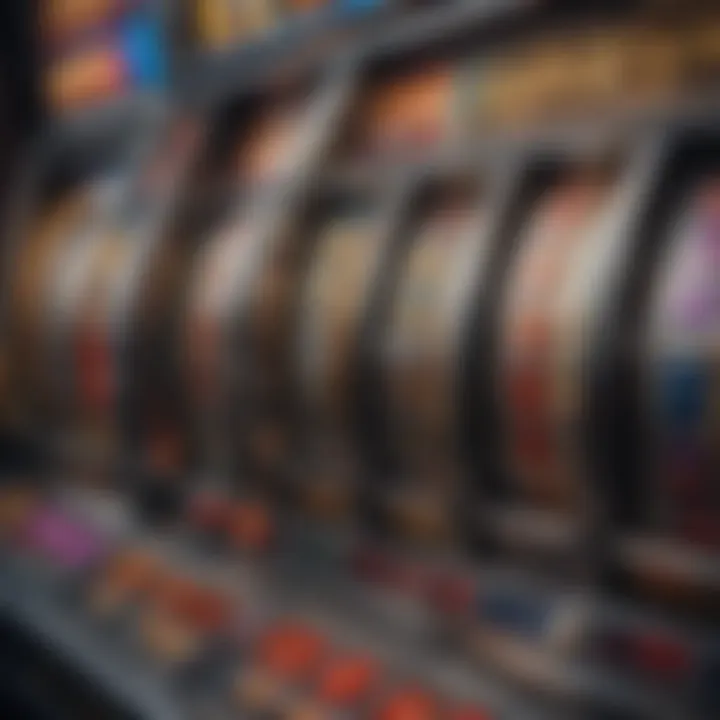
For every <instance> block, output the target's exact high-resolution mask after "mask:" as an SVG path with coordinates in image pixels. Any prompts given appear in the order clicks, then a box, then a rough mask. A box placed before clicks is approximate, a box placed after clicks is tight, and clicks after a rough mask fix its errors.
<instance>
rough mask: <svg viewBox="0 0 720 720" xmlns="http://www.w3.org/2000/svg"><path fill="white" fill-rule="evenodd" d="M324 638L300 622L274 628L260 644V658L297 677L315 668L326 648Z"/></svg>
mask: <svg viewBox="0 0 720 720" xmlns="http://www.w3.org/2000/svg"><path fill="white" fill-rule="evenodd" d="M325 648H326V646H325V641H324V640H323V638H322V637H321V636H320V635H318V634H317V633H315V632H314V631H313V630H311V629H309V628H305V627H303V626H301V625H290V624H288V625H283V626H281V627H278V628H275V629H273V630H272V631H271V632H270V633H269V634H268V635H267V636H266V637H265V639H264V640H263V641H262V643H261V645H260V649H259V652H260V660H261V662H262V663H264V664H265V665H266V666H267V668H268V669H269V670H271V671H272V672H275V673H277V674H278V675H282V676H284V677H287V678H292V679H297V678H299V677H301V676H303V675H305V674H307V673H309V672H311V671H312V670H313V668H314V667H315V666H317V664H318V662H319V661H320V659H321V658H322V655H323V654H324V652H325Z"/></svg>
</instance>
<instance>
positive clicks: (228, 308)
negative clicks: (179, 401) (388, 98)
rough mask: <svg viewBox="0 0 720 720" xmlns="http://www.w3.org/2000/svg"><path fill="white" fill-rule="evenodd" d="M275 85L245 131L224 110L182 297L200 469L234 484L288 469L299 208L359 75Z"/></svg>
mask: <svg viewBox="0 0 720 720" xmlns="http://www.w3.org/2000/svg"><path fill="white" fill-rule="evenodd" d="M276 90H277V91H276V92H271V93H270V94H269V96H261V97H260V98H253V100H254V102H253V103H251V104H250V105H248V106H246V111H247V110H249V111H250V115H249V116H247V117H248V121H247V123H245V124H244V125H240V132H239V133H238V118H239V117H240V116H238V114H237V113H238V112H242V110H241V108H240V107H239V106H237V107H235V108H233V107H228V108H226V110H227V112H225V113H224V114H223V115H222V116H220V117H219V118H218V122H217V125H216V127H215V128H214V131H213V132H214V135H213V137H211V141H210V145H209V147H208V151H207V157H206V163H205V167H204V169H203V170H201V172H200V173H199V174H198V180H197V182H198V186H199V187H200V188H201V193H202V195H201V200H200V201H201V202H202V204H204V205H205V209H204V211H203V212H204V213H205V218H204V220H203V222H202V226H203V229H202V231H200V232H198V233H197V234H198V236H200V237H199V242H198V243H197V252H196V253H195V255H194V259H193V261H192V267H191V268H189V273H188V275H187V289H186V291H185V292H184V293H183V297H182V299H180V300H179V303H180V305H179V307H180V309H179V313H178V332H177V340H178V342H179V350H178V356H179V358H180V360H181V377H182V382H183V387H184V394H185V397H186V398H187V402H188V407H189V408H190V413H191V416H192V420H191V422H192V426H193V427H194V428H195V430H194V432H195V433H196V435H197V438H198V440H199V442H198V444H197V448H196V450H197V453H198V455H197V460H198V465H197V467H198V471H199V472H200V473H201V474H202V475H204V477H206V478H211V480H209V482H210V484H213V483H216V484H217V483H219V484H220V485H223V486H225V487H226V489H228V488H229V489H230V491H231V493H232V492H234V491H236V490H237V491H238V492H240V490H239V489H238V486H240V487H242V486H243V485H249V486H253V487H257V486H258V484H260V485H262V483H264V482H266V481H267V482H270V483H272V482H273V479H277V478H279V477H280V476H281V475H282V472H283V471H284V468H283V465H284V463H285V462H286V457H285V456H286V453H287V442H288V437H287V429H286V426H287V422H288V410H287V404H288V402H289V391H288V390H287V388H288V384H289V382H290V380H289V373H290V369H289V366H288V363H289V354H290V353H289V349H288V347H287V346H288V342H289V341H290V336H291V328H290V327H289V325H288V323H289V319H290V316H291V314H292V306H293V302H294V294H295V286H296V284H297V282H298V273H299V272H300V268H301V266H302V263H303V257H304V253H305V249H304V246H303V243H302V242H301V238H300V237H299V233H298V232H297V230H296V224H301V223H299V221H298V219H297V218H298V214H299V213H300V214H302V212H303V210H302V208H303V207H304V204H305V202H306V200H305V198H306V197H307V194H308V192H309V190H310V188H311V187H312V183H313V178H314V174H315V172H316V170H317V167H318V165H319V164H320V163H322V162H323V161H324V159H325V157H326V154H327V152H328V151H329V147H330V146H331V144H332V143H333V142H334V132H335V131H334V128H335V126H336V125H337V124H338V122H339V120H340V118H341V116H342V114H343V113H344V112H346V111H347V103H348V100H349V95H350V93H351V91H352V86H351V84H349V82H348V79H347V78H346V77H345V76H344V74H343V73H340V76H338V75H337V74H332V75H331V77H330V78H329V79H328V80H327V82H323V79H320V81H319V82H317V83H316V82H314V81H309V82H308V81H307V80H306V79H303V80H301V81H299V82H298V83H295V84H293V83H292V82H291V83H289V84H288V85H283V86H282V87H280V88H277V89H276ZM258 101H259V102H258ZM205 173H206V175H205ZM205 177H207V178H208V179H207V180H204V178H205Z"/></svg>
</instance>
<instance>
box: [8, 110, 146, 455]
mask: <svg viewBox="0 0 720 720" xmlns="http://www.w3.org/2000/svg"><path fill="white" fill-rule="evenodd" d="M148 122H150V119H149V118H148V117H145V118H137V119H136V122H135V123H134V131H133V130H131V131H129V132H127V133H126V132H119V131H118V130H119V129H117V128H116V129H115V131H113V130H112V129H110V128H108V129H107V134H108V135H109V136H110V137H109V138H108V137H105V138H104V139H103V140H102V141H100V142H98V143H97V144H94V145H93V143H90V142H89V143H87V144H86V145H84V144H81V143H78V142H77V138H76V139H75V140H73V139H72V138H69V139H67V138H66V139H63V138H62V137H61V136H60V135H57V136H52V135H51V136H50V138H49V139H48V141H47V142H46V143H45V144H43V145H41V146H40V147H39V148H38V149H37V151H36V154H35V155H34V156H33V158H34V159H33V160H32V161H31V164H30V165H29V166H28V175H27V178H26V181H25V182H22V183H21V184H20V185H19V187H18V197H17V200H16V208H17V210H16V212H15V214H14V216H13V218H12V223H11V237H10V249H9V256H8V257H9V262H10V264H11V265H12V266H14V267H18V268H21V270H20V271H19V272H17V273H15V274H14V275H13V277H12V279H11V282H10V283H8V287H7V289H6V292H7V296H6V307H7V313H8V314H7V322H8V332H9V336H10V338H11V352H12V357H11V377H13V387H14V388H15V391H16V392H17V401H16V402H15V403H14V405H15V408H16V413H17V422H18V423H19V426H20V427H21V428H22V431H23V432H24V433H27V434H28V435H29V436H30V437H32V438H33V440H34V442H35V443H36V444H38V443H39V445H40V446H45V447H44V448H41V447H38V450H41V449H44V450H50V446H51V445H52V444H53V443H54V439H52V438H53V437H54V435H53V433H54V432H55V431H56V430H57V429H58V423H59V422H60V417H61V416H62V415H63V404H64V403H65V402H66V400H67V396H68V393H69V392H70V380H69V377H70V376H69V375H68V372H69V368H68V365H67V358H66V357H65V356H64V354H63V349H62V348H63V342H62V340H61V338H62V336H63V333H64V331H65V329H66V327H67V321H68V313H69V312H70V307H71V305H72V300H71V298H72V297H73V296H74V294H75V293H76V292H77V291H78V288H79V284H81V282H82V281H81V276H82V275H83V274H84V268H85V267H86V265H87V262H88V260H87V258H88V257H89V255H88V253H90V248H92V247H94V243H93V239H94V238H95V237H96V236H97V235H98V234H100V233H101V231H102V229H103V228H104V223H106V221H107V220H108V217H109V214H110V213H111V210H112V207H113V206H114V204H115V203H116V202H117V200H118V198H119V197H120V196H121V194H122V192H123V189H124V186H125V183H126V182H127V180H128V177H129V176H130V174H131V172H132V165H133V162H134V159H133V158H134V153H135V152H136V151H137V144H138V142H139V140H138V138H139V136H140V135H141V134H142V133H143V132H144V131H145V130H146V128H147V124H146V123H148ZM124 130H127V128H125V129H124ZM96 140H99V138H96ZM105 141H107V142H105Z"/></svg>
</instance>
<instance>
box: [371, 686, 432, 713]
mask: <svg viewBox="0 0 720 720" xmlns="http://www.w3.org/2000/svg"><path fill="white" fill-rule="evenodd" d="M438 717H439V710H438V704H437V701H436V699H435V698H434V697H433V696H432V695H430V694H428V693H426V692H425V691H424V690H423V689H422V688H413V687H411V688H407V689H404V690H400V691H398V692H396V693H395V694H393V695H392V697H391V698H390V699H389V700H387V702H385V704H384V705H383V706H382V707H381V708H380V711H379V712H378V714H377V715H376V716H375V720H436V718H438Z"/></svg>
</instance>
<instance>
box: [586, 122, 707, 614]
mask: <svg viewBox="0 0 720 720" xmlns="http://www.w3.org/2000/svg"><path fill="white" fill-rule="evenodd" d="M688 125H689V127H688V128H685V127H683V126H681V127H680V128H679V129H677V130H676V131H675V132H671V133H669V139H668V140H667V144H666V145H665V151H664V155H663V161H662V165H661V166H660V169H659V171H658V177H659V178H660V179H659V180H658V183H657V188H656V190H655V193H654V194H653V196H652V199H651V200H650V201H649V202H648V204H647V205H646V206H645V207H643V208H642V209H641V212H640V214H639V220H638V228H639V229H638V236H639V242H638V250H637V256H636V257H635V258H634V259H633V262H632V263H630V264H629V266H628V272H627V273H626V275H625V276H624V277H623V279H622V283H621V284H620V285H619V289H618V301H617V305H616V306H615V307H614V308H613V313H614V314H613V315H612V317H613V325H612V327H613V332H612V333H611V337H610V342H611V345H610V347H611V348H614V350H613V353H614V354H613V355H612V356H611V357H612V362H610V363H608V362H605V363H604V365H602V366H601V367H602V370H601V371H600V372H598V375H597V377H598V378H600V379H601V380H602V382H600V383H599V384H598V390H597V395H596V399H595V403H596V408H595V412H596V417H597V418H598V422H599V425H598V429H599V430H600V432H599V433H598V437H599V438H600V441H601V442H602V443H603V444H602V445H601V447H602V448H604V452H602V453H601V455H602V457H601V458H600V461H601V462H604V463H605V464H604V465H601V467H602V469H603V470H604V472H605V476H606V478H608V479H607V480H606V482H607V483H608V487H609V489H610V491H611V495H610V498H611V505H610V507H611V519H612V522H613V524H612V527H613V530H614V532H615V537H616V552H617V556H616V558H615V568H616V569H617V570H619V578H615V579H616V580H618V579H619V581H620V583H621V584H622V585H623V586H624V587H625V588H626V589H629V590H631V592H635V593H637V595H638V596H639V597H644V598H646V599H653V600H655V601H658V602H660V603H661V604H662V605H669V606H671V607H674V608H675V609H677V610H681V609H683V608H685V610H687V611H690V612H695V613H697V614H703V613H710V614H711V615H713V614H715V615H716V613H714V611H713V608H717V599H718V583H717V578H718V575H717V572H718V567H719V566H718V560H717V547H716V543H715V541H714V539H713V527H714V525H716V522H714V521H713V517H714V513H715V512H716V504H715V501H714V500H713V498H714V491H713V490H712V486H713V482H709V478H710V477H714V475H715V474H716V473H715V471H714V469H713V468H714V467H715V465H714V463H715V460H714V459H713V458H714V453H715V451H716V445H717V439H716V436H715V435H714V430H713V428H714V424H713V423H714V421H713V417H714V416H713V410H712V408H713V397H714V394H713V393H714V391H713V387H714V385H713V382H714V381H713V380H712V378H713V374H714V365H715V361H714V350H713V345H714V341H713V340H712V338H713V333H714V322H715V321H714V314H713V313H714V310H713V307H714V305H713V292H714V290H712V289H711V288H714V287H715V286H716V284H717V283H716V279H713V280H708V279H706V276H705V274H704V273H705V272H707V273H711V268H713V267H714V265H713V262H714V261H713V260H712V257H713V256H712V253H713V250H712V248H713V243H714V240H713V236H714V230H713V227H714V223H713V219H712V218H713V201H712V193H713V190H712V188H713V183H714V177H715V173H716V172H717V169H716V168H717V164H716V163H717V139H716V137H715V135H714V134H713V133H712V131H710V130H708V129H707V127H706V126H705V125H703V124H702V122H700V123H695V124H693V123H689V124H688ZM706 252H707V253H709V254H708V255H707V256H706V259H705V260H703V261H701V262H703V263H704V264H706V265H707V270H705V271H701V270H700V268H699V265H698V263H699V262H700V258H702V257H703V256H704V253H706ZM621 303H622V307H623V310H622V311H621V310H620V307H621ZM696 313H697V314H696ZM613 479H614V482H613Z"/></svg>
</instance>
